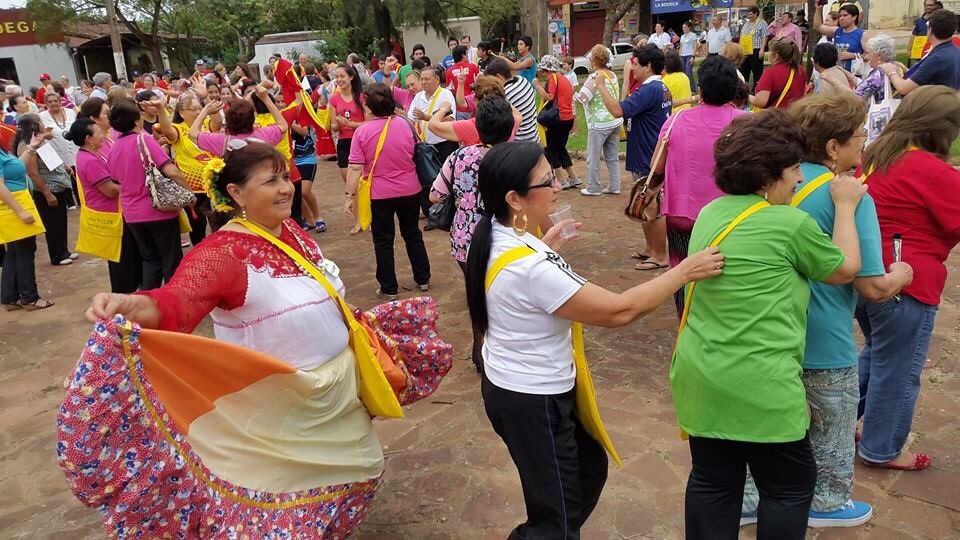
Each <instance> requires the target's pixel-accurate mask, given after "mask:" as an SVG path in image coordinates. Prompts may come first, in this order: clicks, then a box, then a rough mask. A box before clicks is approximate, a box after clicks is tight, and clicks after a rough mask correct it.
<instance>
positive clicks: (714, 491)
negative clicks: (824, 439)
mask: <svg viewBox="0 0 960 540" xmlns="http://www.w3.org/2000/svg"><path fill="white" fill-rule="evenodd" d="M690 455H691V456H692V457H693V470H691V471H690V479H689V480H688V481H687V496H686V529H687V531H686V537H687V538H688V539H691V540H698V539H711V540H714V539H717V540H720V539H723V540H725V539H730V540H736V538H737V537H738V535H739V530H740V505H741V504H742V503H743V482H744V480H745V478H746V474H747V465H749V466H750V472H751V473H752V474H753V478H754V480H755V481H756V483H757V489H758V490H759V491H760V506H759V507H757V518H758V521H757V538H758V540H767V539H770V540H774V539H776V540H803V538H804V535H805V534H806V530H807V515H808V514H809V512H810V503H811V502H812V501H813V488H814V485H815V484H816V482H817V464H816V461H815V460H814V458H813V450H812V448H811V447H810V438H809V437H808V436H805V437H804V438H803V439H801V440H799V441H794V442H789V443H749V442H741V441H731V440H724V439H708V438H703V437H690Z"/></svg>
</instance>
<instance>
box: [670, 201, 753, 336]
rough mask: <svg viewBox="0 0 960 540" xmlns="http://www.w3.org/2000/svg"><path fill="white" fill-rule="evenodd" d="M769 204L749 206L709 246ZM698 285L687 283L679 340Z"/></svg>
mask: <svg viewBox="0 0 960 540" xmlns="http://www.w3.org/2000/svg"><path fill="white" fill-rule="evenodd" d="M768 206H770V203H768V202H767V201H759V202H757V203H756V204H754V205H753V206H751V207H750V208H747V209H746V210H744V211H743V212H741V213H740V215H739V216H737V217H735V218H733V221H731V222H730V224H729V225H727V228H726V229H724V230H723V231H721V232H720V234H718V235H717V236H716V238H714V239H713V241H712V242H710V244H709V246H708V247H716V246H718V245H720V242H723V239H724V238H726V237H727V235H728V234H730V231H732V230H733V229H734V228H736V226H737V225H739V224H740V223H741V222H742V221H743V220H745V219H747V218H748V217H750V216H751V215H753V214H755V213H757V212H759V211H760V210H763V209H764V208H766V207H768ZM696 286H697V282H696V281H694V282H692V283H690V284H689V285H687V292H686V295H685V296H684V301H683V315H681V316H680V328H678V329H677V341H678V342H679V341H680V333H681V332H683V328H684V327H685V326H686V325H687V315H689V314H690V303H691V302H692V301H693V290H694V289H695V288H696Z"/></svg>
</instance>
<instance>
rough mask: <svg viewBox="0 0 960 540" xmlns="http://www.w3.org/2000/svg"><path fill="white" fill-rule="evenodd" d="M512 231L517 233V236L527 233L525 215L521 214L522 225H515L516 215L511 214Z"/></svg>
mask: <svg viewBox="0 0 960 540" xmlns="http://www.w3.org/2000/svg"><path fill="white" fill-rule="evenodd" d="M513 232H515V233H517V236H523V235H525V234H527V215H526V214H523V227H517V215H516V214H514V216H513Z"/></svg>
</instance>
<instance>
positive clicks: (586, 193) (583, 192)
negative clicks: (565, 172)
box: [580, 188, 603, 197]
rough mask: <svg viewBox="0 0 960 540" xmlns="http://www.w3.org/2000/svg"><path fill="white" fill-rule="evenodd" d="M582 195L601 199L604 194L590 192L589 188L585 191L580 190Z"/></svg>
mask: <svg viewBox="0 0 960 540" xmlns="http://www.w3.org/2000/svg"><path fill="white" fill-rule="evenodd" d="M580 194H581V195H588V196H590V197H599V196H601V195H603V192H602V191H590V190H589V189H587V188H583V189H581V190H580Z"/></svg>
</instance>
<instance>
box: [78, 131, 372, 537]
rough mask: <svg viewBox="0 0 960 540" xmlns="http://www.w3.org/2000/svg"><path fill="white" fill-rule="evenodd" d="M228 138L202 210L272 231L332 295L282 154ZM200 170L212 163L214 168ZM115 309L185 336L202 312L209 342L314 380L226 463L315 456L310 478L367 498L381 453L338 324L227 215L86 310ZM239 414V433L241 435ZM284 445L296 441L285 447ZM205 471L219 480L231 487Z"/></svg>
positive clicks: (316, 290) (314, 291) (284, 264)
mask: <svg viewBox="0 0 960 540" xmlns="http://www.w3.org/2000/svg"><path fill="white" fill-rule="evenodd" d="M237 146H239V142H238V141H235V142H234V144H232V145H231V148H233V149H232V150H230V151H229V152H228V153H227V157H226V163H225V165H223V168H222V169H221V171H220V172H219V174H218V175H217V174H214V175H212V176H211V178H212V180H211V181H210V182H209V183H210V184H212V187H213V189H208V194H209V195H210V199H211V203H212V205H213V207H214V209H216V210H218V211H219V212H224V211H227V210H229V211H230V212H231V213H233V214H234V215H237V216H242V217H243V218H245V219H246V220H247V221H249V222H252V223H253V224H255V225H257V226H259V227H260V228H261V229H263V230H265V231H267V232H268V233H269V234H272V235H274V236H276V237H278V238H279V239H280V240H281V241H283V242H284V243H286V244H288V245H290V246H291V247H293V249H295V250H296V251H298V252H299V253H300V254H301V255H303V256H304V257H305V258H306V259H307V260H308V261H310V262H312V263H314V264H315V265H316V266H317V267H318V268H320V269H322V270H323V272H324V273H325V274H326V277H327V279H328V280H329V282H330V284H331V285H332V286H333V287H334V288H335V289H336V290H337V291H338V292H339V293H340V294H341V295H343V292H344V286H343V282H342V281H340V279H339V278H338V277H337V275H338V273H339V270H338V269H337V267H336V265H334V264H333V263H332V262H330V261H328V260H325V259H324V257H323V254H322V253H321V251H320V249H319V248H318V246H317V245H316V243H314V241H313V240H312V239H311V238H310V237H309V235H307V234H306V233H304V231H303V230H302V229H300V228H299V227H298V226H297V225H296V224H295V223H294V222H293V221H292V220H290V219H289V217H290V209H291V204H292V202H293V192H294V188H293V184H292V183H291V182H290V178H289V174H288V172H287V169H286V164H287V160H286V159H285V158H284V157H283V156H282V155H281V154H280V153H279V152H277V151H276V150H275V149H274V148H273V146H271V145H268V144H264V143H255V142H251V143H247V144H246V145H244V146H242V147H240V148H236V147H237ZM211 167H212V168H211V169H210V170H215V168H216V165H214V164H211ZM207 172H208V173H209V172H210V171H207ZM117 314H120V315H124V316H125V317H126V318H127V319H128V320H130V321H133V322H135V323H138V324H140V325H141V326H142V327H144V328H154V329H162V330H170V331H176V332H192V331H193V329H194V328H195V327H196V326H197V325H198V324H199V323H200V321H201V320H202V319H203V318H204V317H205V316H207V315H208V314H209V315H210V316H211V318H212V320H213V325H214V333H215V334H216V338H217V339H218V340H222V341H226V342H229V343H233V344H236V345H241V346H243V347H247V348H250V349H254V350H256V351H260V352H262V353H265V354H268V355H270V356H272V357H274V358H277V359H279V360H282V361H283V362H285V363H286V364H289V365H290V366H293V367H294V368H297V370H298V371H299V372H306V373H307V374H309V375H310V376H316V377H317V380H318V381H319V382H317V384H316V386H315V387H314V388H312V389H311V390H312V392H311V395H309V396H306V398H305V400H304V402H305V404H304V406H303V407H302V408H306V409H309V410H308V411H307V413H308V414H299V413H303V411H298V415H299V416H298V417H300V418H303V417H308V418H310V421H309V422H307V423H305V424H302V425H299V424H298V425H290V424H296V421H295V420H292V419H291V418H292V416H290V415H288V417H286V418H284V419H283V421H281V422H275V423H273V424H270V425H269V426H268V428H267V429H266V430H265V431H264V432H263V433H260V432H257V433H254V434H253V435H256V436H255V437H254V436H253V435H250V436H249V437H247V438H245V439H240V441H241V442H240V443H238V444H234V445H232V446H230V452H229V454H228V455H230V456H231V458H230V459H233V460H237V459H244V458H245V456H248V455H254V457H255V458H256V459H259V460H261V461H263V460H267V463H289V462H291V461H296V462H303V461H304V460H306V461H309V462H310V463H311V464H317V465H310V466H311V469H310V470H311V471H313V472H314V474H317V475H318V476H319V478H321V480H324V483H322V484H319V485H330V486H332V485H339V484H350V485H351V486H354V488H353V491H354V493H356V492H357V489H359V490H360V491H362V492H363V493H364V494H365V498H364V500H369V499H372V496H373V492H374V491H375V489H376V486H377V483H378V481H379V478H380V476H381V474H382V472H383V452H382V450H381V447H380V443H379V441H378V439H377V436H376V433H375V432H374V431H373V426H372V423H371V421H370V415H369V414H368V413H367V410H366V408H365V407H364V406H363V404H362V403H361V401H360V399H359V398H358V395H357V374H356V361H355V358H354V356H353V352H352V350H351V349H350V347H349V346H348V330H347V327H346V324H345V323H344V320H343V317H342V315H341V313H340V311H339V308H338V305H337V302H336V301H334V300H333V299H332V298H331V297H330V295H329V294H328V293H327V292H326V290H325V289H324V288H323V286H321V285H320V283H319V282H318V281H317V280H315V279H314V278H313V277H311V276H310V275H309V274H308V273H307V272H305V271H304V270H303V269H301V268H300V267H298V266H297V264H295V263H294V262H293V260H292V259H291V258H290V257H288V256H287V255H285V254H284V253H283V252H282V251H281V250H280V249H279V248H277V247H276V246H274V245H273V244H272V243H271V242H270V241H268V240H266V239H265V238H261V237H260V236H257V235H255V234H254V233H252V232H251V231H250V230H248V229H247V228H246V227H244V226H242V225H240V224H238V223H234V222H231V223H227V224H226V225H225V226H223V227H222V228H221V229H219V230H218V231H217V232H215V233H213V234H211V235H210V236H208V237H207V238H206V239H205V240H204V241H203V242H201V243H200V244H199V245H197V247H195V248H194V249H193V251H191V252H190V253H189V254H188V255H187V256H186V257H185V258H184V260H183V262H182V263H181V264H180V267H179V268H178V270H177V272H176V274H175V275H174V276H173V278H172V279H171V280H170V282H169V283H167V284H166V285H164V286H163V287H161V288H159V289H154V290H151V291H146V292H142V293H138V294H134V295H123V294H107V293H101V294H98V295H97V296H95V297H94V299H93V303H92V306H91V308H90V309H89V310H88V315H87V316H88V318H89V319H91V320H93V321H97V320H103V319H110V318H112V317H114V316H115V315H117ZM242 369H243V366H238V371H242ZM332 396H335V397H332ZM278 397H281V396H278ZM291 412H292V411H291ZM244 421H246V419H244ZM244 421H241V422H240V424H241V426H240V428H242V429H241V430H240V431H242V432H244V433H246V432H247V431H249V429H248V428H249V426H247V425H246V424H244ZM220 438H221V439H222V438H223V436H220ZM263 441H266V442H263ZM290 441H295V442H296V445H294V447H293V448H292V449H289V452H288V447H289V446H290V444H289V443H290ZM308 445H309V448H310V452H309V456H307V457H304V454H303V451H302V449H303V448H307V447H308ZM196 446H197V445H196V444H194V447H195V448H196ZM298 449H299V450H298ZM288 454H289V455H288ZM210 468H211V471H212V472H214V473H217V475H218V476H219V477H220V478H224V479H226V480H228V481H231V482H234V483H235V484H237V485H243V484H242V483H241V481H239V480H235V479H231V478H229V477H227V476H226V475H225V474H220V473H219V472H218V471H216V470H214V468H213V467H210ZM261 470H262V469H261ZM261 489H263V488H261ZM274 491H276V490H274ZM365 505H366V503H363V505H361V506H363V507H364V508H358V507H357V506H356V505H353V506H352V508H351V509H350V510H349V512H350V519H349V520H348V521H350V525H349V526H350V527H353V526H355V525H356V524H358V523H359V521H360V519H361V518H362V516H363V515H364V514H365ZM343 511H344V512H348V510H343Z"/></svg>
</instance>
